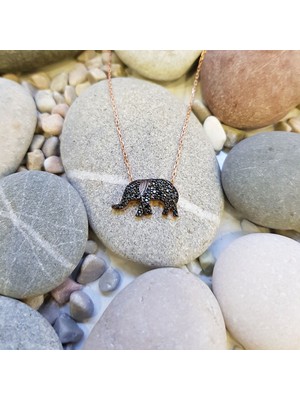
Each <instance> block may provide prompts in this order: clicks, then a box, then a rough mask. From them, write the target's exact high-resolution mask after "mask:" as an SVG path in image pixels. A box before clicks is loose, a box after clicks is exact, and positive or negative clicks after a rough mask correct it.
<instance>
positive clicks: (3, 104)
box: [0, 78, 37, 177]
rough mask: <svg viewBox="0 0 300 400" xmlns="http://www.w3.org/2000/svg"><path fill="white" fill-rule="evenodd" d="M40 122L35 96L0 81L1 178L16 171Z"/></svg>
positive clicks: (12, 83) (5, 81) (13, 83)
mask: <svg viewBox="0 0 300 400" xmlns="http://www.w3.org/2000/svg"><path fill="white" fill-rule="evenodd" d="M36 122H37V116H36V107H35V104H34V101H33V99H32V97H31V96H30V95H29V94H28V93H27V92H26V91H25V90H24V89H23V88H22V86H21V85H19V84H18V83H15V82H13V81H10V80H8V79H3V78H0V177H3V176H5V175H9V174H11V173H12V172H15V171H16V169H17V168H18V166H19V165H20V163H21V161H22V159H23V157H24V156H25V154H26V151H27V149H28V147H29V146H30V143H31V140H32V138H33V134H34V131H35V126H36Z"/></svg>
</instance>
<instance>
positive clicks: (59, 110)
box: [52, 103, 69, 118]
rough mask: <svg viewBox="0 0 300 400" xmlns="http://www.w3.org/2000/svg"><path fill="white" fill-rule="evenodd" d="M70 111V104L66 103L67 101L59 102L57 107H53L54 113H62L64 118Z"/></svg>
mask: <svg viewBox="0 0 300 400" xmlns="http://www.w3.org/2000/svg"><path fill="white" fill-rule="evenodd" d="M68 111H69V106H68V104H66V103H60V104H57V105H56V106H55V107H53V109H52V114H59V115H61V116H62V117H63V118H65V117H66V115H67V112H68Z"/></svg>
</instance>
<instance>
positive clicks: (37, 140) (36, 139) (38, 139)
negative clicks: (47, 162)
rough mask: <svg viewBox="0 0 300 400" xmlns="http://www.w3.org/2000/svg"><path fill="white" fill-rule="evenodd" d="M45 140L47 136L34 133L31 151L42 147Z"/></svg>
mask: <svg viewBox="0 0 300 400" xmlns="http://www.w3.org/2000/svg"><path fill="white" fill-rule="evenodd" d="M44 142H45V137H44V136H43V135H34V136H33V139H32V142H31V145H30V147H29V150H30V151H33V150H36V149H40V148H41V147H42V146H43V144H44Z"/></svg>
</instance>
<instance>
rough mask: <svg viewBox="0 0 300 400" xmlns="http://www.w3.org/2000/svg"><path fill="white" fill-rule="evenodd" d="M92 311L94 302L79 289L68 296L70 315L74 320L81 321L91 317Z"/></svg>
mask: <svg viewBox="0 0 300 400" xmlns="http://www.w3.org/2000/svg"><path fill="white" fill-rule="evenodd" d="M93 313H94V304H93V302H92V300H91V298H90V297H89V296H88V295H87V294H86V293H84V292H82V291H81V290H77V291H76V292H73V293H72V294H71V296H70V315H71V317H72V318H74V319H75V321H78V322H82V321H84V320H85V319H88V318H91V316H92V315H93Z"/></svg>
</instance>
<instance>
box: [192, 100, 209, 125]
mask: <svg viewBox="0 0 300 400" xmlns="http://www.w3.org/2000/svg"><path fill="white" fill-rule="evenodd" d="M192 109H193V112H194V114H195V115H196V117H197V118H198V119H199V121H200V122H201V123H202V124H203V122H204V121H205V120H206V118H208V117H209V116H211V112H210V111H209V109H208V108H207V107H206V106H205V105H204V104H203V103H202V101H201V100H199V99H196V100H194V102H193V107H192Z"/></svg>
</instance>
